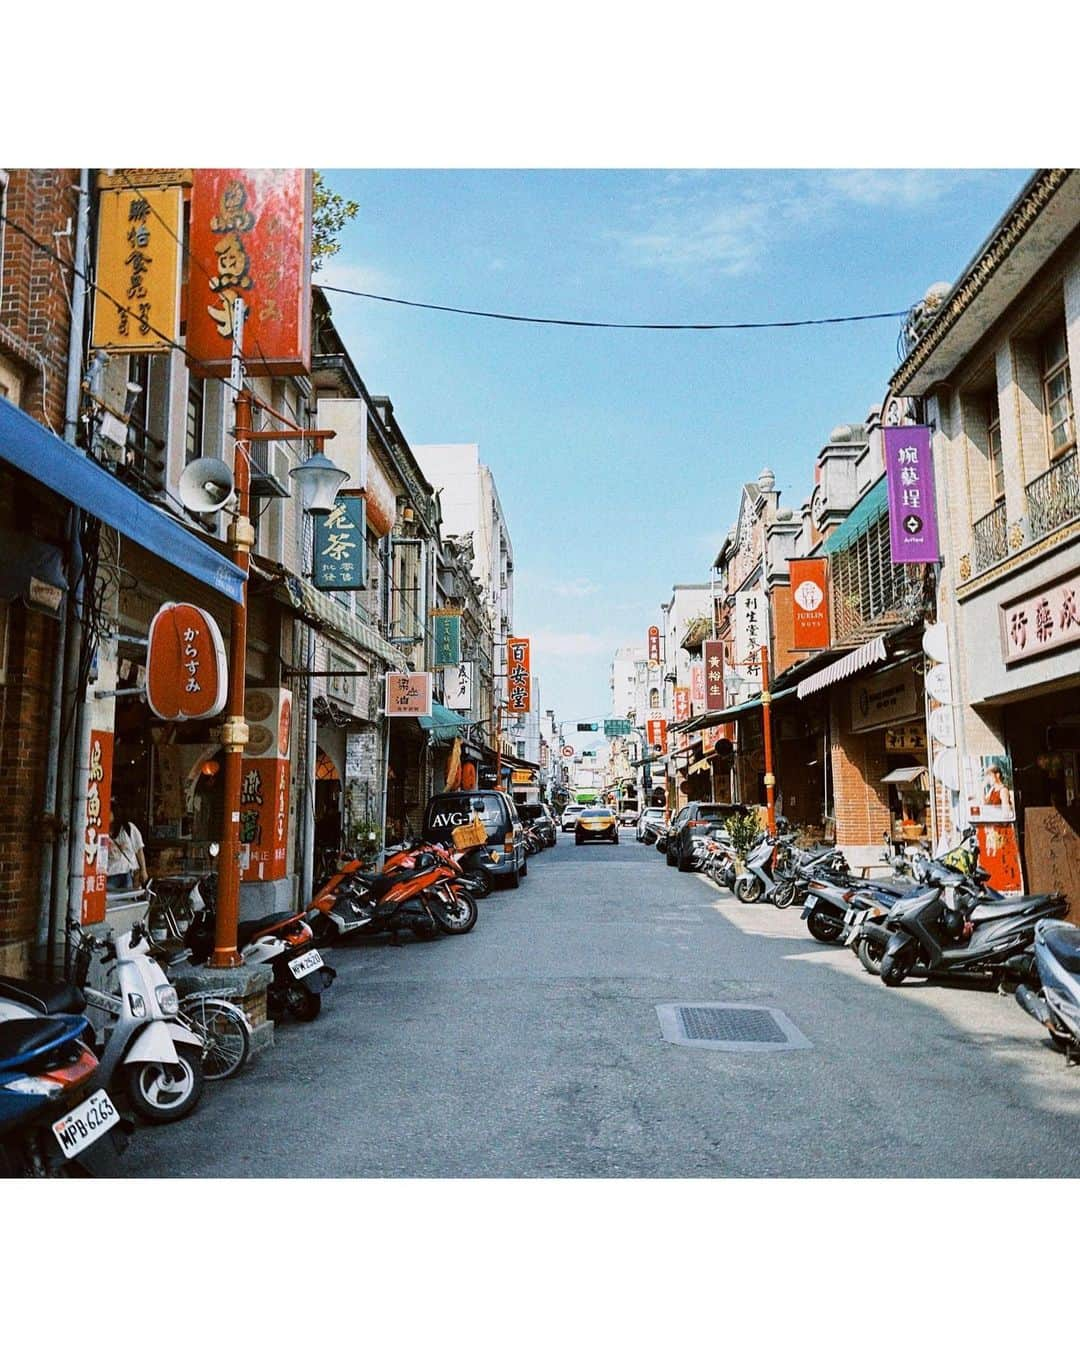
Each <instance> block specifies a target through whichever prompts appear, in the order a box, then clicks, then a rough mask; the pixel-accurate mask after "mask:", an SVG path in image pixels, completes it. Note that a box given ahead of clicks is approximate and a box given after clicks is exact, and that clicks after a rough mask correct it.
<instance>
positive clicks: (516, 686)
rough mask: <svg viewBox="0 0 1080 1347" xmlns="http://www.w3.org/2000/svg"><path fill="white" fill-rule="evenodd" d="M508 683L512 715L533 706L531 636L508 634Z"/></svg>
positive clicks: (509, 704)
mask: <svg viewBox="0 0 1080 1347" xmlns="http://www.w3.org/2000/svg"><path fill="white" fill-rule="evenodd" d="M506 655H507V660H506V683H507V692H508V706H507V709H508V710H509V711H510V712H511V714H512V715H517V714H518V713H519V712H521V711H528V710H531V708H532V695H531V692H532V689H531V685H530V679H529V638H528V637H527V636H508V637H507V638H506Z"/></svg>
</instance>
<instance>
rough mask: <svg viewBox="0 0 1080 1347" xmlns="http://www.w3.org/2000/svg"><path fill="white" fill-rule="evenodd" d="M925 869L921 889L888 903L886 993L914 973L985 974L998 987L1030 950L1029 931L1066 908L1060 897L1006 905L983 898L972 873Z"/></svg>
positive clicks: (987, 894)
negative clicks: (1020, 958)
mask: <svg viewBox="0 0 1080 1347" xmlns="http://www.w3.org/2000/svg"><path fill="white" fill-rule="evenodd" d="M975 854H976V857H977V854H978V853H977V848H975ZM926 869H927V881H928V883H927V887H926V889H925V890H920V891H919V892H918V893H917V894H916V895H914V896H912V897H910V898H907V899H904V900H902V901H900V902H898V903H895V904H894V905H893V908H892V911H891V912H890V913H889V914H888V915H887V917H886V919H885V923H884V925H885V928H886V929H887V930H888V932H889V939H888V943H887V945H886V946H885V953H884V954H883V955H882V959H881V980H882V982H884V983H885V985H886V986H887V987H899V986H900V984H901V983H902V982H903V981H904V980H905V978H907V977H908V976H909V975H910V974H911V973H913V972H915V971H916V968H917V967H918V966H920V965H921V966H922V967H923V968H925V969H926V971H927V972H928V973H960V972H963V973H982V974H990V975H991V976H993V977H994V978H996V980H997V981H998V982H999V983H1000V982H1001V981H1002V980H1004V978H1005V977H1006V976H1008V974H1009V973H1010V972H1011V969H1010V968H1008V967H1006V965H1007V964H1008V963H1009V961H1010V960H1013V961H1014V963H1013V967H1015V960H1016V956H1018V955H1021V954H1023V953H1024V952H1025V951H1026V950H1027V949H1028V948H1029V947H1030V946H1031V943H1032V941H1033V940H1034V938H1035V927H1036V925H1037V924H1038V923H1039V922H1040V921H1041V920H1042V919H1043V918H1045V917H1060V916H1062V915H1064V913H1065V911H1066V910H1067V908H1068V903H1067V902H1066V900H1065V898H1064V897H1063V895H1062V894H1060V893H1034V894H1029V895H1027V896H1026V897H1024V898H1015V899H1010V898H1002V897H1000V896H999V895H997V894H996V893H995V892H994V891H993V890H989V891H987V890H985V889H984V888H983V884H982V881H984V880H985V879H988V878H989V876H988V875H987V873H986V871H985V870H980V869H979V868H978V867H977V865H976V868H975V870H974V874H972V875H966V874H964V873H962V872H961V871H959V870H955V869H953V868H952V867H950V866H948V865H945V864H943V863H942V862H941V861H932V862H930V864H929V865H928V866H927V867H926Z"/></svg>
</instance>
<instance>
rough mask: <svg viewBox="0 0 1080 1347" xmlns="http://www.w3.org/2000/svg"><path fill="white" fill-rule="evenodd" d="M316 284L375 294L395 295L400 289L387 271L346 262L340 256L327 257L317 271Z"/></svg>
mask: <svg viewBox="0 0 1080 1347" xmlns="http://www.w3.org/2000/svg"><path fill="white" fill-rule="evenodd" d="M315 284H316V285H336V286H340V288H341V289H342V290H363V291H365V292H366V293H368V294H375V295H394V294H397V290H398V286H397V282H396V281H395V279H394V278H393V277H392V276H390V275H388V274H387V273H386V272H384V271H379V270H378V269H377V268H376V267H365V266H362V265H361V264H360V263H358V262H345V261H343V260H342V258H341V257H340V256H338V257H328V258H327V259H326V261H325V262H324V263H323V265H322V270H321V271H317V272H316V273H315Z"/></svg>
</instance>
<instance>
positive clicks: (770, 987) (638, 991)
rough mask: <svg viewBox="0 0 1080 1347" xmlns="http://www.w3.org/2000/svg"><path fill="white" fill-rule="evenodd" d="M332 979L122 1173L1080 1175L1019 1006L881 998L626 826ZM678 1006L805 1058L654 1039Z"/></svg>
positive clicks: (350, 952)
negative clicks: (770, 1029)
mask: <svg viewBox="0 0 1080 1347" xmlns="http://www.w3.org/2000/svg"><path fill="white" fill-rule="evenodd" d="M330 960H331V962H332V963H334V964H335V965H336V967H337V969H338V979H337V982H336V983H335V985H334V987H333V988H332V990H331V992H330V993H329V995H328V996H327V997H326V1000H325V1002H324V1010H323V1014H322V1017H321V1018H320V1019H319V1020H318V1021H317V1022H315V1023H314V1024H311V1025H297V1024H293V1023H291V1022H290V1023H288V1024H287V1025H285V1026H283V1027H281V1028H279V1030H278V1031H277V1046H276V1048H275V1050H274V1051H273V1052H270V1053H267V1054H265V1055H264V1056H262V1057H261V1058H259V1059H257V1060H256V1061H255V1062H254V1063H253V1064H251V1065H249V1067H247V1068H246V1069H245V1071H244V1072H243V1073H242V1074H241V1076H240V1077H239V1078H237V1079H236V1080H234V1081H231V1082H225V1083H224V1084H221V1085H218V1086H214V1085H208V1086H207V1090H206V1094H205V1095H204V1098H203V1101H202V1103H201V1105H200V1107H199V1109H198V1111H197V1112H196V1113H195V1114H194V1115H193V1116H192V1117H191V1118H190V1119H188V1120H187V1121H185V1122H182V1123H179V1124H176V1125H175V1126H171V1127H161V1128H157V1129H153V1128H140V1130H139V1131H138V1132H137V1134H136V1135H135V1136H134V1138H133V1139H132V1144H131V1146H130V1148H129V1150H128V1152H127V1155H126V1157H125V1169H126V1171H127V1172H128V1173H129V1174H130V1175H131V1176H132V1177H166V1176H171V1177H208V1178H209V1177H214V1178H232V1177H237V1178H238V1177H311V1178H314V1177H409V1176H415V1177H426V1178H434V1177H578V1178H584V1177H694V1178H704V1177H724V1176H739V1177H757V1176H762V1177H765V1176H772V1177H894V1176H905V1177H942V1178H945V1177H948V1178H960V1177H1013V1176H1015V1177H1066V1176H1069V1177H1075V1176H1077V1175H1080V1158H1078V1157H1077V1153H1076V1149H1075V1145H1074V1144H1073V1141H1074V1138H1075V1130H1076V1125H1077V1121H1078V1119H1080V1093H1078V1089H1077V1084H1078V1079H1080V1078H1078V1077H1077V1076H1076V1074H1075V1073H1074V1072H1071V1071H1069V1070H1067V1069H1066V1067H1065V1065H1064V1062H1063V1059H1062V1057H1061V1056H1060V1055H1059V1054H1058V1053H1056V1052H1054V1051H1053V1050H1052V1049H1051V1048H1050V1046H1049V1041H1048V1039H1047V1038H1046V1036H1045V1034H1044V1033H1043V1032H1042V1030H1041V1029H1040V1027H1039V1026H1038V1025H1037V1024H1036V1023H1035V1022H1034V1021H1033V1020H1031V1019H1029V1018H1028V1017H1027V1016H1025V1015H1024V1014H1023V1013H1022V1012H1021V1010H1020V1008H1019V1007H1018V1006H1017V1005H1016V1004H1015V1003H1014V1001H1013V1000H1012V999H1011V998H1004V997H999V996H997V995H996V994H994V993H992V992H985V991H982V990H974V989H971V988H963V989H961V988H957V987H955V986H953V987H940V986H934V987H931V986H927V985H924V984H921V983H918V982H913V983H911V984H910V985H905V986H904V987H903V988H901V989H900V990H897V991H889V990H887V989H886V988H885V987H883V986H882V984H881V983H880V982H878V981H876V980H874V979H872V978H870V977H869V976H868V975H867V974H866V973H865V972H864V971H863V970H862V968H861V967H860V965H859V964H858V962H857V961H856V960H855V958H854V957H853V956H852V955H851V953H850V952H849V951H847V950H845V949H838V948H835V947H826V946H823V945H820V944H818V943H817V942H815V941H814V940H812V939H811V938H810V937H809V936H808V935H807V933H806V928H805V926H804V924H803V923H802V922H801V920H800V917H799V909H798V907H795V908H792V909H790V910H788V911H784V912H780V911H777V910H776V909H775V908H773V907H772V906H766V905H761V906H752V907H746V906H743V905H740V904H739V903H737V902H736V901H735V900H734V899H733V898H732V897H730V896H729V895H727V894H726V893H722V892H721V891H719V890H717V889H716V888H714V886H713V885H712V884H711V883H710V882H708V881H707V880H705V879H703V878H702V877H700V876H698V875H696V874H680V873H678V872H677V871H676V870H674V869H671V868H669V867H667V866H665V864H664V859H663V857H662V856H660V855H659V854H658V853H657V852H656V851H655V850H654V849H653V848H651V847H648V848H646V847H644V846H641V845H638V844H637V843H635V841H634V837H633V832H632V831H630V830H624V831H623V833H622V837H621V845H620V846H618V847H613V846H610V845H603V846H601V845H595V846H590V847H588V848H578V847H575V846H574V845H573V841H572V839H571V837H570V836H569V835H568V834H562V835H560V838H559V843H558V845H557V847H556V848H555V849H554V850H550V849H549V850H547V851H544V852H542V853H541V854H540V855H538V856H535V857H533V858H532V859H531V861H530V865H529V875H528V878H527V879H525V880H524V881H523V883H522V886H521V888H520V889H519V890H518V891H517V892H509V891H505V890H503V891H496V892H495V893H494V894H493V895H492V896H491V897H490V898H489V899H487V900H486V901H485V902H484V903H483V904H482V905H481V912H480V920H479V922H478V923H477V926H476V929H475V930H474V932H473V933H472V934H470V935H468V936H465V937H463V938H443V939H441V940H439V941H436V942H433V943H430V944H427V943H416V942H413V941H412V940H410V939H409V938H408V937H406V938H405V939H403V941H402V943H401V945H400V946H398V947H392V946H389V945H387V944H385V943H380V944H378V945H375V944H371V945H368V946H356V947H352V948H349V947H346V948H344V949H338V950H334V951H332V952H331V954H330ZM671 1002H686V1003H697V1002H734V1003H745V1004H749V1005H753V1006H762V1007H768V1008H771V1009H775V1010H779V1011H782V1012H783V1013H784V1015H786V1016H787V1017H788V1018H789V1019H790V1021H791V1022H792V1023H793V1024H794V1025H795V1027H796V1028H797V1029H798V1030H799V1031H800V1032H801V1033H802V1034H803V1035H805V1037H806V1038H807V1039H808V1040H809V1041H810V1047H809V1048H804V1049H801V1050H792V1051H780V1052H731V1051H715V1050H713V1051H710V1050H702V1049H699V1048H693V1047H683V1046H679V1045H676V1044H673V1043H669V1042H666V1041H665V1040H664V1039H663V1038H662V1036H661V1032H660V1023H659V1020H658V1017H657V1012H656V1009H655V1007H656V1006H658V1005H661V1004H665V1003H671Z"/></svg>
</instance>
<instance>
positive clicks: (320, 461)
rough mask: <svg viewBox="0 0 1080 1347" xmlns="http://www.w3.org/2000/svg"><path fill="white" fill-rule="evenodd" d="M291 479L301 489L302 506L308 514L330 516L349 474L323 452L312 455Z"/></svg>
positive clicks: (291, 475)
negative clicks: (336, 497)
mask: <svg viewBox="0 0 1080 1347" xmlns="http://www.w3.org/2000/svg"><path fill="white" fill-rule="evenodd" d="M289 476H290V477H294V478H295V479H296V484H297V486H299V488H300V504H301V506H302V507H303V509H304V510H306V511H307V513H308V514H316V515H318V514H329V513H330V511H331V510H332V509H333V508H334V497H335V496H336V495H337V493H338V490H339V488H340V487H342V486H343V485H344V484H345V483H346V482H347V481H348V480H349V474H348V473H347V472H346V471H345V470H344V469H343V468H339V467H338V465H337V464H336V463H334V462H333V461H332V460H331V459H329V458H327V457H326V455H325V454H324V453H322V452H320V453H317V454H312V455H311V457H310V458H309V459H307V460H306V461H305V462H303V463H301V464H300V465H299V466H298V467H295V468H292V469H291V470H290V472H289Z"/></svg>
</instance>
